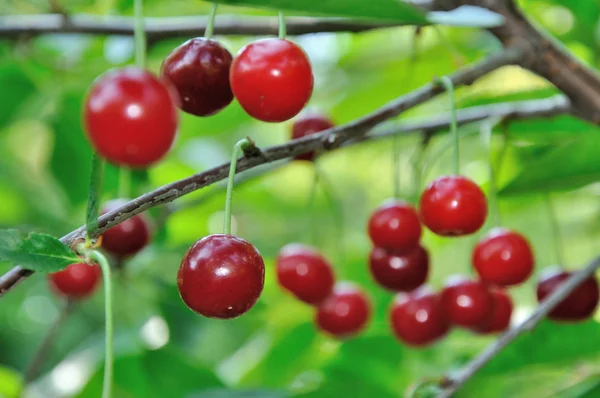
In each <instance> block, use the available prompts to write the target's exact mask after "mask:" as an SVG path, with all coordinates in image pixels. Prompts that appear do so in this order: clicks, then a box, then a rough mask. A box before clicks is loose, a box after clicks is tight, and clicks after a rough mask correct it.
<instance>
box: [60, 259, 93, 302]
mask: <svg viewBox="0 0 600 398" xmlns="http://www.w3.org/2000/svg"><path fill="white" fill-rule="evenodd" d="M101 278H102V269H101V268H100V266H99V265H88V264H86V263H75V264H71V265H69V266H67V267H66V268H65V269H63V270H62V271H58V272H55V273H53V274H49V275H48V282H49V283H50V287H51V288H52V290H53V291H54V292H56V293H57V294H60V295H61V296H65V297H68V298H72V299H83V298H86V297H89V296H91V295H92V294H93V293H94V291H95V290H96V288H97V287H98V282H100V279H101Z"/></svg>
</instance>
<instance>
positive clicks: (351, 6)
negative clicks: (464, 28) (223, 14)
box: [215, 0, 427, 25]
mask: <svg viewBox="0 0 600 398" xmlns="http://www.w3.org/2000/svg"><path fill="white" fill-rule="evenodd" d="M215 3H222V4H229V5H234V6H246V7H256V8H268V9H272V10H276V11H295V12H305V13H309V14H316V15H328V16H336V17H350V18H359V19H364V20H373V19H379V20H385V21H390V22H396V23H408V24H418V25H421V24H426V23H427V18H425V13H424V12H422V11H421V10H419V9H417V8H415V7H414V6H412V5H410V4H407V3H405V2H402V1H398V0H377V1H369V0H305V1H298V0H217V1H215Z"/></svg>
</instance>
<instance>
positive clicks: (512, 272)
mask: <svg viewBox="0 0 600 398" xmlns="http://www.w3.org/2000/svg"><path fill="white" fill-rule="evenodd" d="M533 264H534V255H533V250H532V249H531V246H530V244H529V241H528V240H527V238H525V237H524V236H523V235H521V234H520V233H518V232H515V231H511V230H508V229H505V228H494V229H492V230H491V231H490V232H488V233H487V234H486V235H485V236H484V237H483V239H481V240H480V241H479V243H477V245H476V246H475V250H473V266H474V267H475V270H476V271H477V274H478V275H479V278H480V279H481V280H482V281H484V282H485V283H487V284H490V285H497V286H513V285H518V284H520V283H523V282H525V281H526V280H527V278H529V276H530V275H531V273H532V272H533Z"/></svg>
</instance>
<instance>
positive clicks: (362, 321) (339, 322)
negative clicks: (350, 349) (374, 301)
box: [315, 282, 371, 338]
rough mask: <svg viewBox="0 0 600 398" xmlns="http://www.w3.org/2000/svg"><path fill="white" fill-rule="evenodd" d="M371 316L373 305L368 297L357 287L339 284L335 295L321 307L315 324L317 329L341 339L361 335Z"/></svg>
mask: <svg viewBox="0 0 600 398" xmlns="http://www.w3.org/2000/svg"><path fill="white" fill-rule="evenodd" d="M370 316H371V304H370V302H369V298H368V297H367V295H366V294H365V293H364V292H363V291H362V290H361V289H359V288H358V287H357V286H356V285H354V284H352V283H348V282H338V283H336V284H335V286H334V288H333V293H332V294H331V295H330V296H329V297H328V298H327V299H325V301H323V302H322V303H321V305H319V307H318V309H317V314H316V317H315V322H316V324H317V327H318V328H319V329H320V330H322V331H324V332H326V333H328V334H330V335H332V336H335V337H339V338H348V337H352V336H355V335H357V334H358V333H360V332H361V331H362V330H363V329H364V328H365V327H366V326H367V323H368V321H369V318H370Z"/></svg>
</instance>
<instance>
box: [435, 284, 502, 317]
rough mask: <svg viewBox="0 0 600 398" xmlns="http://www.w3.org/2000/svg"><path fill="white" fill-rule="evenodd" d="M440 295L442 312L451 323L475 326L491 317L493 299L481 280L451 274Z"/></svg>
mask: <svg viewBox="0 0 600 398" xmlns="http://www.w3.org/2000/svg"><path fill="white" fill-rule="evenodd" d="M441 297H442V307H443V308H444V314H445V315H446V318H447V319H448V322H450V323H452V324H453V325H457V326H463V327H476V326H479V325H481V324H483V323H484V322H487V321H488V319H489V318H490V317H491V314H492V309H493V304H494V299H493V297H492V294H491V293H490V291H489V289H488V287H487V286H486V285H484V284H483V283H482V282H481V281H472V280H467V279H465V278H463V277H460V276H452V277H450V278H449V279H448V281H447V283H446V285H445V286H444V290H442V293H441Z"/></svg>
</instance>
